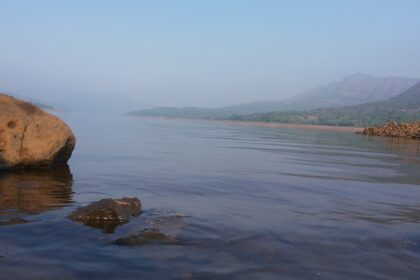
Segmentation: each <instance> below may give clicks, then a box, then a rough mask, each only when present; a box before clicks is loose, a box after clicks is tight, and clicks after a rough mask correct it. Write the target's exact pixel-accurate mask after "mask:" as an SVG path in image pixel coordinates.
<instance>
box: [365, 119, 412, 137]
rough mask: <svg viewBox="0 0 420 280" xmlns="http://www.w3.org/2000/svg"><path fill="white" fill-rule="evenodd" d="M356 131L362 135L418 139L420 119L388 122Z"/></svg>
mask: <svg viewBox="0 0 420 280" xmlns="http://www.w3.org/2000/svg"><path fill="white" fill-rule="evenodd" d="M357 133H358V134H363V135H374V136H388V137H402V138H412V139H420V121H419V122H410V123H389V124H386V125H384V126H381V127H369V128H366V129H364V130H363V131H360V132H357Z"/></svg>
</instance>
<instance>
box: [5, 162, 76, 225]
mask: <svg viewBox="0 0 420 280" xmlns="http://www.w3.org/2000/svg"><path fill="white" fill-rule="evenodd" d="M72 184H73V177H72V174H71V172H70V169H69V167H68V166H62V167H60V168H57V169H53V170H39V171H25V172H11V173H0V225H10V224H19V223H25V222H26V220H25V217H26V216H27V215H31V214H40V213H42V212H45V211H48V210H52V209H55V208H60V207H63V206H65V205H68V204H70V203H72Z"/></svg>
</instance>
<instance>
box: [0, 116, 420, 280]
mask: <svg viewBox="0 0 420 280" xmlns="http://www.w3.org/2000/svg"><path fill="white" fill-rule="evenodd" d="M62 117H63V118H64V119H65V120H66V121H67V122H68V123H69V124H70V125H71V126H72V128H73V130H74V132H75V134H76V135H77V139H78V143H77V146H76V150H75V152H74V154H73V157H72V159H71V160H70V162H69V168H66V167H64V168H61V169H59V170H56V171H51V172H30V173H4V174H0V256H1V257H0V273H1V274H0V279H418V276H419V275H420V244H419V242H420V171H419V170H420V141H411V140H401V139H400V140H398V139H387V138H380V137H365V136H360V135H353V134H351V133H346V132H331V131H316V130H304V129H291V128H265V127H257V126H255V127H254V126H235V125H231V124H223V123H210V122H200V121H182V120H164V119H146V118H144V119H143V118H133V117H124V116H121V117H111V116H104V115H102V116H98V115H83V114H75V113H66V114H62ZM133 196H137V197H139V198H140V199H141V201H142V204H143V211H144V213H143V214H142V215H140V216H139V217H136V218H133V219H132V220H131V222H130V223H128V224H125V225H122V226H119V227H117V228H116V230H115V231H114V232H113V233H109V234H107V233H104V232H103V231H101V230H100V229H97V228H92V227H87V226H84V225H82V224H79V223H77V222H73V221H70V220H68V219H67V218H66V216H67V215H68V214H69V213H71V212H72V211H73V210H74V209H75V208H77V207H79V206H84V205H87V204H88V203H90V202H94V201H97V200H100V199H102V198H108V197H111V198H121V197H133ZM171 213H177V215H178V214H179V215H182V221H181V222H179V221H178V222H174V223H173V224H171V223H169V224H168V225H167V227H168V230H169V231H173V233H174V234H177V236H180V237H181V238H183V240H186V241H188V242H186V243H185V244H183V245H176V246H168V245H148V246H141V247H125V246H117V245H114V244H113V242H114V240H115V239H117V238H119V237H123V236H126V235H127V234H130V233H134V232H136V231H138V230H140V229H142V228H144V227H145V225H146V224H147V222H148V221H149V220H153V219H156V217H157V218H159V217H160V216H165V215H171Z"/></svg>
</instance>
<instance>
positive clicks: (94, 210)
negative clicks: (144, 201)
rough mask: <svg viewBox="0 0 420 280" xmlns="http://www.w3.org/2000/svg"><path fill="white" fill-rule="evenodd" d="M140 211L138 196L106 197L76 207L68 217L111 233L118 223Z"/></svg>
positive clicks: (126, 220)
mask: <svg viewBox="0 0 420 280" xmlns="http://www.w3.org/2000/svg"><path fill="white" fill-rule="evenodd" d="M140 213H141V202H140V200H139V199H138V198H121V199H110V198H107V199H102V200H100V201H97V202H94V203H92V204H90V205H88V206H86V207H81V208H79V209H76V210H75V211H74V212H73V213H71V214H70V215H69V219H71V220H73V221H80V222H82V223H83V224H85V225H87V226H91V227H95V228H100V229H103V230H104V232H107V233H112V232H114V230H115V228H116V227H117V226H118V225H122V224H125V223H128V222H129V221H130V217H131V216H138V215H140Z"/></svg>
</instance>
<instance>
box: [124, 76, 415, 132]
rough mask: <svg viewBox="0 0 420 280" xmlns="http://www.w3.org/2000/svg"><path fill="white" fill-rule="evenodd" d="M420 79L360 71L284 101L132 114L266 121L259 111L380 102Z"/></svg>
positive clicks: (283, 110)
mask: <svg viewBox="0 0 420 280" xmlns="http://www.w3.org/2000/svg"><path fill="white" fill-rule="evenodd" d="M418 82H420V79H416V78H405V77H374V76H370V75H366V74H360V73H358V74H354V75H351V76H348V77H345V78H344V79H342V80H340V81H335V82H331V83H329V84H327V85H325V86H321V87H317V88H314V89H311V90H308V91H306V92H304V93H302V94H300V95H297V96H295V97H293V98H290V99H285V100H281V101H264V102H254V103H248V104H239V105H233V106H227V107H222V108H216V109H212V108H196V107H182V108H176V107H157V108H153V109H147V110H139V111H135V112H132V113H131V114H134V115H148V116H167V117H185V118H210V119H232V118H234V119H235V118H236V119H249V120H251V119H252V117H251V116H254V118H257V116H258V119H261V118H264V119H265V121H274V120H271V119H270V118H269V117H267V114H266V116H265V117H262V116H263V115H264V114H261V115H258V114H259V113H268V112H290V111H307V110H314V109H320V108H341V107H343V106H353V105H359V104H364V103H372V102H381V101H385V100H388V99H390V98H394V97H396V96H398V95H399V94H401V93H403V92H405V91H407V90H408V89H410V88H411V87H413V86H414V85H415V84H416V83H418ZM408 95H410V94H408ZM410 96H411V95H410ZM410 98H411V97H410ZM397 99H398V98H397ZM414 99H415V98H414ZM394 101H395V100H394ZM391 105H392V104H389V105H387V106H386V107H387V108H388V107H389V106H391ZM369 106H370V105H369ZM321 111H322V110H321ZM273 114H274V113H271V114H270V115H271V116H272V115H273ZM246 115H248V117H242V116H246ZM276 121H287V120H286V119H285V118H281V120H280V119H277V120H276ZM289 121H291V120H289ZM294 121H297V120H294ZM292 122H293V121H292ZM331 124H332V123H331ZM335 124H338V123H335ZM351 124H354V123H351V122H348V123H346V124H344V125H351Z"/></svg>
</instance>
